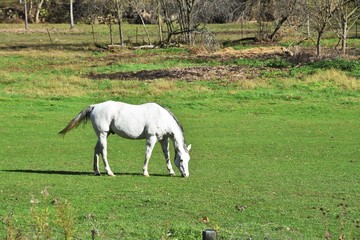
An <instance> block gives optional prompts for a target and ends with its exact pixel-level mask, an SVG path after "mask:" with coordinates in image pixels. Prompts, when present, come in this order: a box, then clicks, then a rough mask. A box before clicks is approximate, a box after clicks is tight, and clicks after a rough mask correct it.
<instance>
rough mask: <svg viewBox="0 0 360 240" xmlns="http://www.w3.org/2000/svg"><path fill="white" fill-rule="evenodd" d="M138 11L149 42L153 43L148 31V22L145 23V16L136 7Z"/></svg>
mask: <svg viewBox="0 0 360 240" xmlns="http://www.w3.org/2000/svg"><path fill="white" fill-rule="evenodd" d="M136 12H137V14H138V15H139V17H140V20H141V23H142V25H143V28H144V31H145V33H146V36H147V39H148V44H149V45H151V41H150V35H149V33H148V31H147V28H146V24H145V22H144V18H143V16H142V15H141V13H140V11H138V10H137V9H136Z"/></svg>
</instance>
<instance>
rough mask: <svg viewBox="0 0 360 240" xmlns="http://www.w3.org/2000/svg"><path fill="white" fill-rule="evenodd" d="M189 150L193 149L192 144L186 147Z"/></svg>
mask: <svg viewBox="0 0 360 240" xmlns="http://www.w3.org/2000/svg"><path fill="white" fill-rule="evenodd" d="M186 149H187V150H188V152H190V149H191V144H190V145H189V146H187V148H186Z"/></svg>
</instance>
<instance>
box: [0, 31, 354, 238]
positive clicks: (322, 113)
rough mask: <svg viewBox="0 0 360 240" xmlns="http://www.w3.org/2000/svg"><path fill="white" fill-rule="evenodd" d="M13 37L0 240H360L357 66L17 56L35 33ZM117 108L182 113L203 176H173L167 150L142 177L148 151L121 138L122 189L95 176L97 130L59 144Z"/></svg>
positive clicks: (120, 54) (195, 169)
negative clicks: (80, 122)
mask: <svg viewBox="0 0 360 240" xmlns="http://www.w3.org/2000/svg"><path fill="white" fill-rule="evenodd" d="M41 34H43V33H31V34H30V36H31V37H32V39H37V40H38V39H40V38H41V37H44V36H43V35H41ZM72 35H75V36H78V34H77V33H76V32H75V33H67V34H66V36H65V37H64V39H66V41H70V40H69V38H71V36H72ZM3 36H4V39H6V41H7V42H6V43H5V42H2V43H1V46H0V110H1V114H0V123H1V126H0V136H1V138H0V146H1V148H0V155H1V158H0V179H1V181H0V220H1V222H0V224H1V226H0V238H6V237H7V238H8V239H15V238H16V237H17V239H59V238H67V239H71V238H73V239H91V238H94V239H201V232H202V231H203V230H204V229H207V228H214V229H216V230H217V231H218V234H219V236H220V239H324V238H325V237H328V239H330V238H331V239H338V238H339V237H341V236H342V237H343V238H345V239H359V238H360V204H359V199H360V182H359V181H360V179H359V172H360V160H359V157H360V145H359V143H360V122H359V118H360V98H359V97H360V92H359V91H360V82H359V77H360V67H359V66H360V60H359V59H358V58H356V57H355V58H352V59H351V60H346V59H335V60H322V61H319V62H313V63H304V64H301V65H294V64H293V63H291V62H290V61H288V60H287V59H286V58H285V57H283V56H279V55H278V54H277V52H276V51H278V48H277V46H267V47H264V48H262V50H261V53H260V55H256V54H255V52H256V50H255V49H254V51H253V52H249V50H248V48H246V49H243V48H242V47H240V48H239V49H240V50H235V49H225V50H224V49H220V50H218V51H217V52H212V53H204V52H202V51H203V50H201V49H200V50H199V49H188V48H169V49H153V50H128V49H122V50H119V51H115V52H108V51H102V50H99V49H96V48H94V47H91V46H87V47H86V48H83V47H78V46H76V47H74V46H71V45H68V44H67V43H66V44H64V45H62V46H61V47H56V46H51V45H45V46H44V45H41V46H39V45H36V44H31V43H29V45H30V47H26V46H25V45H24V43H22V44H21V45H22V46H23V47H21V48H16V47H15V46H14V45H13V43H12V40H11V39H13V41H21V40H20V38H22V37H23V34H22V33H14V32H11V33H6V34H5V35H3ZM3 36H0V39H1V38H2V37H3ZM25 36H26V34H25ZM45 37H46V35H45ZM60 40H61V39H60ZM60 40H59V41H60ZM64 41H65V40H64ZM24 42H25V43H26V41H25V40H24ZM80 42H81V41H80ZM354 43H355V41H354ZM274 51H275V54H274ZM264 53H269V54H270V55H267V57H266V58H264V57H263V55H264ZM254 54H255V55H254ZM271 54H273V55H271ZM108 99H112V100H116V101H124V102H129V103H134V104H137V103H144V102H157V103H159V104H161V105H163V106H165V107H168V108H169V109H171V111H172V112H173V113H174V114H175V115H176V116H177V117H178V119H179V121H180V122H181V123H182V125H183V127H184V131H185V138H186V142H187V143H188V144H192V150H191V152H190V154H191V160H190V162H189V171H190V177H189V178H181V177H180V173H179V171H178V169H176V168H174V170H175V172H176V174H177V176H175V177H170V176H168V171H167V169H166V165H165V161H164V159H163V155H162V152H161V148H160V145H159V144H157V145H156V146H155V149H154V152H153V155H152V158H151V160H150V164H149V173H150V175H151V176H150V177H149V178H147V177H144V176H142V164H143V158H144V152H145V142H144V141H134V140H126V139H122V138H119V137H117V136H115V135H112V136H110V137H109V143H108V159H109V163H110V165H111V168H112V170H113V171H114V173H115V175H117V176H115V177H108V176H106V174H105V172H104V170H103V168H101V170H102V173H103V174H102V176H93V171H92V161H93V159H92V158H93V148H94V145H95V143H96V136H95V134H94V132H93V129H92V127H91V124H88V125H85V126H84V127H82V126H80V127H79V128H78V129H76V130H74V131H72V132H71V133H69V134H67V135H66V136H65V137H64V138H62V137H60V136H58V134H57V133H58V132H59V131H60V130H61V129H63V127H65V126H66V124H67V123H68V121H69V120H71V119H72V118H73V117H74V116H75V115H76V114H77V113H78V112H79V111H80V110H82V109H84V108H85V107H86V106H88V105H89V104H92V103H97V102H101V101H105V100H108ZM171 156H172V157H171V158H173V156H174V154H173V150H172V151H171ZM100 166H101V167H102V166H103V165H102V163H101V164H100Z"/></svg>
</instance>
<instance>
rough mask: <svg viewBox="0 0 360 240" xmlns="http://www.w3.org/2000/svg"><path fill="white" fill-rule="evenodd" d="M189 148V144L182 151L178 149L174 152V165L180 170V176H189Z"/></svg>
mask: <svg viewBox="0 0 360 240" xmlns="http://www.w3.org/2000/svg"><path fill="white" fill-rule="evenodd" d="M190 149H191V144H190V145H189V146H187V147H186V146H185V147H184V150H183V151H178V152H177V153H176V154H175V165H176V167H177V168H178V169H179V170H180V172H181V176H182V177H189V175H190V174H189V161H190V154H189V152H190Z"/></svg>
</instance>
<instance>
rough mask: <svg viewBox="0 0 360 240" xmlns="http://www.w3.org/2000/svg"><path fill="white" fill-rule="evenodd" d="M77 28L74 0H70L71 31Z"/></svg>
mask: <svg viewBox="0 0 360 240" xmlns="http://www.w3.org/2000/svg"><path fill="white" fill-rule="evenodd" d="M73 28H75V25H74V11H73V0H70V29H73Z"/></svg>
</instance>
